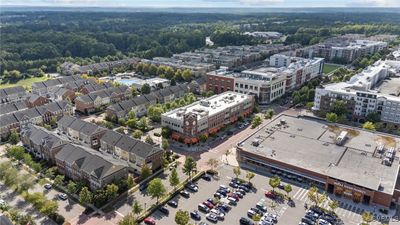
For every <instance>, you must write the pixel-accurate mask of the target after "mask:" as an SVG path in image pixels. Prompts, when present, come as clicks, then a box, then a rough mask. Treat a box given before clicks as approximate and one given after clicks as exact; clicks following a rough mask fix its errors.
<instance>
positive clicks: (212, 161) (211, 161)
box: [207, 158, 218, 171]
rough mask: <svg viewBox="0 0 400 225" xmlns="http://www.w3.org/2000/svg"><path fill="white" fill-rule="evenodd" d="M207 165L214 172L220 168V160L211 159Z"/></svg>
mask: <svg viewBox="0 0 400 225" xmlns="http://www.w3.org/2000/svg"><path fill="white" fill-rule="evenodd" d="M207 165H208V166H210V167H211V169H212V170H213V171H215V168H216V167H217V166H218V160H216V159H214V158H210V159H209V160H208V161H207Z"/></svg>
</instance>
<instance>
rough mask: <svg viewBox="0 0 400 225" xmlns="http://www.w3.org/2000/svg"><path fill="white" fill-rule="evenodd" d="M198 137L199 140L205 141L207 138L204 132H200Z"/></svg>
mask: <svg viewBox="0 0 400 225" xmlns="http://www.w3.org/2000/svg"><path fill="white" fill-rule="evenodd" d="M199 139H200V141H201V142H203V143H204V142H206V141H207V139H208V136H207V135H206V134H200V136H199Z"/></svg>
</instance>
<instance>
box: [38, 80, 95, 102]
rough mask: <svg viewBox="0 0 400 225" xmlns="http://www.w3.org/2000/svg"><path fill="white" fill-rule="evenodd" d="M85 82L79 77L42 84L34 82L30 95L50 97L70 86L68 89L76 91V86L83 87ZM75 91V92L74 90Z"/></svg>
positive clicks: (48, 81)
mask: <svg viewBox="0 0 400 225" xmlns="http://www.w3.org/2000/svg"><path fill="white" fill-rule="evenodd" d="M86 82H88V81H87V80H85V79H83V78H82V77H81V76H79V75H74V76H67V77H60V78H56V79H49V80H46V81H42V82H35V83H33V84H32V93H33V94H37V95H40V96H46V97H50V96H51V95H52V94H53V93H55V92H56V91H57V90H58V89H59V88H60V87H65V86H67V85H72V86H70V89H76V88H77V86H81V85H84V84H85V83H86ZM74 91H76V90H74Z"/></svg>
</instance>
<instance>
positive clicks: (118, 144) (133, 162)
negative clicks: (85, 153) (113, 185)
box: [100, 130, 164, 174]
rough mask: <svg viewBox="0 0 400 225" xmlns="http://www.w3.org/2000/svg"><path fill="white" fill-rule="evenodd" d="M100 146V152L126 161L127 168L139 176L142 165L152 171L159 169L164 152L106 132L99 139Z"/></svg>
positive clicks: (140, 142)
mask: <svg viewBox="0 0 400 225" xmlns="http://www.w3.org/2000/svg"><path fill="white" fill-rule="evenodd" d="M100 145H101V147H100V151H103V152H106V153H109V154H112V155H113V156H115V157H118V158H119V159H121V160H124V161H126V162H127V164H128V166H129V168H130V169H133V172H135V173H137V174H140V171H141V168H142V167H143V166H144V165H147V166H149V168H151V169H152V170H153V171H155V170H157V169H159V168H161V165H162V161H163V154H164V151H163V150H162V149H161V148H159V147H155V146H153V145H150V144H147V143H145V142H142V141H140V140H136V139H134V138H132V137H130V136H128V135H125V134H120V133H117V132H115V131H112V130H107V132H106V133H105V134H104V135H103V136H102V137H101V139H100Z"/></svg>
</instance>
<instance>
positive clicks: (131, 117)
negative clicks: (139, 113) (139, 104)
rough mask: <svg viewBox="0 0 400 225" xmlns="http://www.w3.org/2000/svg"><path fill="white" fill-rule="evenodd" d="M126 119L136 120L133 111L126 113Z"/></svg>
mask: <svg viewBox="0 0 400 225" xmlns="http://www.w3.org/2000/svg"><path fill="white" fill-rule="evenodd" d="M128 119H136V113H135V111H133V110H131V111H129V112H128Z"/></svg>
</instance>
